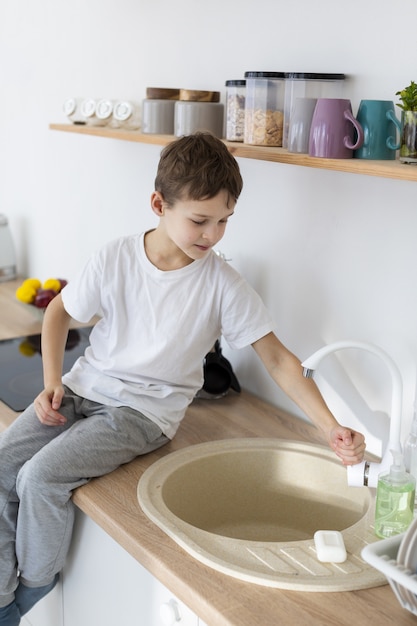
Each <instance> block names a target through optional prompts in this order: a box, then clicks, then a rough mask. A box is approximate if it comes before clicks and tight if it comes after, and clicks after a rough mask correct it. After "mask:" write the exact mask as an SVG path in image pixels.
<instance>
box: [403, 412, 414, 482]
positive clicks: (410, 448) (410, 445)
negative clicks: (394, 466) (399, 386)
mask: <svg viewBox="0 0 417 626" xmlns="http://www.w3.org/2000/svg"><path fill="white" fill-rule="evenodd" d="M404 465H405V469H406V470H407V472H409V473H410V474H411V475H412V476H414V478H415V479H416V480H417V409H416V405H414V417H413V421H412V424H411V430H410V433H409V435H408V437H407V439H406V440H405V443H404Z"/></svg>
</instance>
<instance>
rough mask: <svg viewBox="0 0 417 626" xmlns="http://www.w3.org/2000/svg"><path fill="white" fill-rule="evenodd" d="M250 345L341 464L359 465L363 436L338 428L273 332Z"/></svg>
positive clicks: (292, 357) (316, 390)
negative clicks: (324, 439) (319, 431)
mask: <svg viewBox="0 0 417 626" xmlns="http://www.w3.org/2000/svg"><path fill="white" fill-rule="evenodd" d="M252 346H253V348H254V350H255V351H256V353H257V354H258V356H259V357H260V359H261V360H262V362H263V364H264V365H265V367H266V369H267V370H268V372H269V374H270V375H271V377H272V378H273V380H274V381H275V382H276V383H277V385H279V387H281V389H282V390H283V391H284V392H285V393H286V394H287V395H288V397H289V398H291V400H293V401H294V402H295V403H296V404H297V406H299V407H300V409H301V410H302V411H303V412H304V413H305V414H306V415H307V416H308V417H309V418H310V419H311V421H312V422H313V423H314V424H315V426H316V427H317V428H318V429H319V430H321V432H322V433H323V434H324V436H325V437H326V440H327V441H328V443H329V445H330V447H331V448H332V449H333V450H334V451H335V453H336V454H337V456H339V457H340V458H341V459H342V461H343V464H344V465H353V464H355V463H360V462H361V461H362V459H363V455H364V452H365V439H364V437H363V435H362V434H361V433H358V432H356V431H354V430H352V429H351V428H345V427H343V426H340V424H339V423H338V422H337V420H336V419H335V417H334V416H333V415H332V413H331V412H330V411H329V409H328V407H327V405H326V403H325V402H324V400H323V398H322V396H321V394H320V391H319V389H318V387H317V386H316V384H315V382H314V381H313V380H312V379H311V378H304V376H303V373H302V367H301V363H300V361H299V360H298V359H297V357H296V356H295V355H294V354H292V353H291V352H290V351H289V350H287V348H286V347H285V346H284V345H283V344H282V343H281V342H280V341H279V339H278V338H277V337H276V336H275V335H274V333H269V334H268V335H265V337H262V339H259V340H258V341H256V342H255V343H253V344H252Z"/></svg>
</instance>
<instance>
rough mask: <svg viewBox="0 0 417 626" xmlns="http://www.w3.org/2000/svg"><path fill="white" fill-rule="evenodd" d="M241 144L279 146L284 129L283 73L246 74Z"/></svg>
mask: <svg viewBox="0 0 417 626" xmlns="http://www.w3.org/2000/svg"><path fill="white" fill-rule="evenodd" d="M245 79H246V102H245V132H244V142H245V143H249V144H254V145H258V146H279V147H280V146H282V134H283V128H284V96H285V74H284V72H245Z"/></svg>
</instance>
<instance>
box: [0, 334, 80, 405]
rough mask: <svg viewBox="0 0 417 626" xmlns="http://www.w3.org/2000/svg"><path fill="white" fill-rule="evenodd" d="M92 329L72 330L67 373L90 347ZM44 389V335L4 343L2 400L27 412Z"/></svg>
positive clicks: (1, 353)
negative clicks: (42, 336) (42, 342)
mask: <svg viewBox="0 0 417 626" xmlns="http://www.w3.org/2000/svg"><path fill="white" fill-rule="evenodd" d="M91 329H92V326H86V327H83V328H77V329H71V330H70V331H69V334H68V340H67V345H66V347H65V354H64V368H63V371H64V373H65V372H67V371H69V370H70V369H71V367H72V365H73V364H74V363H75V361H76V360H77V359H78V357H79V356H81V355H82V354H84V351H85V349H86V347H87V346H88V345H89V339H88V338H89V336H90V332H91ZM42 389H43V372H42V357H41V336H40V334H37V335H28V336H27V337H18V338H16V339H3V340H0V400H1V401H2V402H4V403H5V404H7V405H8V406H9V407H10V408H11V409H13V410H14V411H23V410H24V409H25V408H26V407H27V406H29V404H30V403H31V402H33V400H34V399H35V397H36V396H37V395H38V393H40V392H41V391H42Z"/></svg>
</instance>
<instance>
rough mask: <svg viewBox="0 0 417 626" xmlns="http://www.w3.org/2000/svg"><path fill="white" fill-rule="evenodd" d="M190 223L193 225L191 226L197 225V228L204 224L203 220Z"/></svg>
mask: <svg viewBox="0 0 417 626" xmlns="http://www.w3.org/2000/svg"><path fill="white" fill-rule="evenodd" d="M191 221H192V223H193V224H197V225H198V226H202V224H204V222H205V221H206V220H203V221H201V222H199V221H197V220H191Z"/></svg>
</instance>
